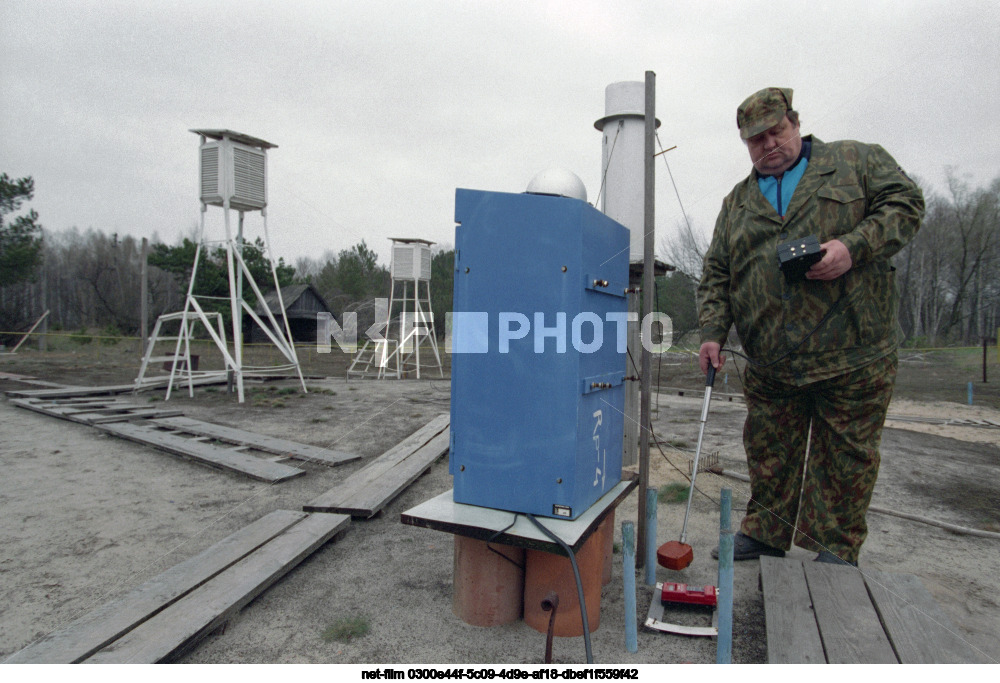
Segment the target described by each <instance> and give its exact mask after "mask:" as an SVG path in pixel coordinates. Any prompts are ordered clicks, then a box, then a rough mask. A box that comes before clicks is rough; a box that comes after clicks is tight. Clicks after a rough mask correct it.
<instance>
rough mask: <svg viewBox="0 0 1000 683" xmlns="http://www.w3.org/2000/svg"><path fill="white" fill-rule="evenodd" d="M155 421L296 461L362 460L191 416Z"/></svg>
mask: <svg viewBox="0 0 1000 683" xmlns="http://www.w3.org/2000/svg"><path fill="white" fill-rule="evenodd" d="M152 422H153V424H156V425H158V426H161V427H168V428H170V429H172V430H175V431H178V432H184V433H186V434H196V435H198V436H209V437H212V438H213V439H218V440H219V441H227V442H229V443H232V444H235V445H238V446H249V447H251V448H254V449H256V450H259V451H266V452H268V453H275V454H277V455H283V456H286V457H289V458H294V459H296V460H306V461H309V462H318V463H320V464H321V465H329V466H331V467H332V466H336V465H342V464H344V463H346V462H353V461H355V460H360V459H361V456H360V455H357V454H354V453H345V452H343V451H334V450H330V449H328V448H320V447H318V446H310V445H308V444H301V443H296V442H294V441H288V440H287V439H278V438H275V437H272V436H264V435H263V434H254V433H252V432H247V431H244V430H242V429H235V428H233V427H225V426H223V425H217V424H212V423H211V422H202V421H201V420H192V419H191V418H187V417H164V418H162V419H154V420H152Z"/></svg>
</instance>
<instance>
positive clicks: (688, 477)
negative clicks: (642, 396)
mask: <svg viewBox="0 0 1000 683" xmlns="http://www.w3.org/2000/svg"><path fill="white" fill-rule="evenodd" d="M625 351H626V353H628V360H629V362H630V363H631V364H632V371H633V372H635V374H636V375H638V374H639V370H638V368H636V366H635V358H633V357H632V351H631V350H629V349H625ZM646 429H648V430H649V435H650V436H651V437H653V444H654V445H655V446H656V450H658V451H660V455H662V456H663V459H664V460H666V461H667V464H668V465H670V466H671V467H673V468H674V469H675V470H677V471H678V472H680V473H681V475H682V476H683V477H684V478H685V479H687V480H688V481H691V477H690V476H689V475H688V474H686V473H685V472H684V470H682V469H681V468H680V467H678V466H677V465H675V464H674V463H673V462H671V461H670V458H668V457H667V454H666V453H664V452H663V449H662V448H660V443H659V441H660V439H659V438H658V437H657V436H656V433H655V432H653V425H652V424H649V425H647V426H646ZM694 490H695V491H697V492H698V493H700V494H701V495H703V496H705V497H706V498H708V499H709V500H710V501H712V502H713V503H715V504H716V505H720V503H719V501H717V500H715V498H712V496H710V495H708V494H707V493H705V492H704V491H702V490H701V489H700V488H698V486H697V485H695V487H694Z"/></svg>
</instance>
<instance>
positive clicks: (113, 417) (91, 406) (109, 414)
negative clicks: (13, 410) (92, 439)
mask: <svg viewBox="0 0 1000 683" xmlns="http://www.w3.org/2000/svg"><path fill="white" fill-rule="evenodd" d="M10 403H12V404H13V405H15V406H17V407H19V408H27V409H28V410H33V411H35V412H37V413H42V414H43V415H48V416H50V417H58V418H60V419H63V420H70V421H71V422H78V423H80V424H89V425H92V424H99V423H102V422H119V421H122V420H131V419H133V418H157V417H159V418H167V417H171V416H174V415H182V414H183V413H182V412H181V411H179V410H167V409H163V408H150V407H146V406H138V405H135V404H133V403H125V402H122V401H115V400H108V401H98V402H87V403H84V404H79V403H63V402H56V401H47V400H39V399H11V401H10Z"/></svg>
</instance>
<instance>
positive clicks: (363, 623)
mask: <svg viewBox="0 0 1000 683" xmlns="http://www.w3.org/2000/svg"><path fill="white" fill-rule="evenodd" d="M370 629H371V624H369V623H368V619H367V618H366V617H342V618H340V619H338V620H337V621H335V622H333V623H332V624H330V625H329V626H327V627H326V629H325V630H324V631H323V633H322V634H321V635H320V637H321V638H322V639H323V640H325V641H326V642H328V643H331V642H338V643H349V642H351V640H353V639H354V638H363V637H364V636H366V635H368V631H369V630H370Z"/></svg>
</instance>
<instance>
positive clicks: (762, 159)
mask: <svg viewBox="0 0 1000 683" xmlns="http://www.w3.org/2000/svg"><path fill="white" fill-rule="evenodd" d="M747 149H748V150H749V151H750V160H751V161H752V162H753V165H754V168H756V169H757V172H758V173H760V174H761V175H781V174H782V173H784V172H785V171H787V170H788V169H790V168H791V167H792V166H793V165H794V164H795V161H796V160H797V159H798V158H799V152H800V151H801V150H802V138H801V137H800V136H799V127H798V125H793V124H792V122H791V121H789V120H788V117H787V116H786V117H784V118H782V119H781V122H780V123H778V124H776V125H774V126H772V127H771V128H769V129H768V130H765V131H764V132H763V133H761V134H760V135H754V136H753V137H752V138H750V139H749V140H747Z"/></svg>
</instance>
